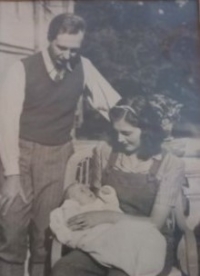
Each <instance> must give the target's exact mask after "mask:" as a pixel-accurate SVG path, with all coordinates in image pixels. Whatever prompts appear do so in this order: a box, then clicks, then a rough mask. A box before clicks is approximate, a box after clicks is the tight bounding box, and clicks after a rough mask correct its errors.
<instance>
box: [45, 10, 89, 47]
mask: <svg viewBox="0 0 200 276" xmlns="http://www.w3.org/2000/svg"><path fill="white" fill-rule="evenodd" d="M85 27H86V26H85V21H84V19H83V18H82V17H80V16H78V15H75V14H71V13H62V14H59V15H57V16H56V17H54V18H53V19H52V21H51V22H50V24H49V30H48V40H49V41H50V42H51V41H53V40H54V39H56V37H57V35H58V34H64V33H67V34H77V33H79V31H82V32H85Z"/></svg>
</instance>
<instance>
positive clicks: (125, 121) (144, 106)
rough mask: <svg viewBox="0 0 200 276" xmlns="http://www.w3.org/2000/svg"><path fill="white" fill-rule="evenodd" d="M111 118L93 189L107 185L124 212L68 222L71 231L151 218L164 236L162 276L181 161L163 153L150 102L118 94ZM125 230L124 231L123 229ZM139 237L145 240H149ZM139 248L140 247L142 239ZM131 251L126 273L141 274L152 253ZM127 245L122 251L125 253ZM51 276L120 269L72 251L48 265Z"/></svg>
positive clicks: (181, 178)
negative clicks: (131, 266) (111, 133)
mask: <svg viewBox="0 0 200 276" xmlns="http://www.w3.org/2000/svg"><path fill="white" fill-rule="evenodd" d="M110 119H111V122H112V125H113V128H114V130H115V133H116V134H117V135H114V137H113V142H112V146H110V145H108V144H106V143H100V145H99V146H98V147H97V148H96V150H95V152H94V162H93V164H94V177H95V181H94V182H93V189H94V190H98V189H99V188H100V187H101V186H103V185H110V186H112V187H113V188H114V189H115V190H116V193H117V197H118V200H119V203H120V208H121V210H122V211H123V213H119V212H115V211H91V212H87V213H83V214H81V215H78V216H75V217H73V218H71V219H69V221H68V226H69V227H70V228H71V229H72V230H81V229H87V228H90V227H94V226H97V225H99V224H103V223H113V224H114V223H117V222H120V221H121V220H124V219H125V218H128V219H131V220H133V221H141V222H142V221H146V222H150V223H152V224H154V225H155V227H157V229H159V230H160V231H161V233H162V234H163V235H165V237H166V241H167V254H166V262H165V266H164V268H163V271H162V272H161V275H167V274H168V273H169V271H170V269H171V267H172V265H173V227H172V226H171V224H170V223H168V218H169V216H170V213H171V211H172V209H173V208H174V207H175V204H176V201H177V198H178V196H180V194H181V188H182V183H183V182H184V165H183V162H182V161H181V160H180V159H179V158H177V157H176V156H173V155H172V154H171V153H165V154H161V153H162V149H161V145H162V143H163V140H164V139H165V133H164V131H163V128H162V118H161V117H160V116H158V113H157V111H156V110H155V109H154V107H153V105H151V104H150V103H149V101H147V100H146V99H145V98H143V97H141V96H137V97H134V98H132V99H122V100H120V102H119V103H118V104H117V105H116V106H115V107H114V108H112V109H111V111H110ZM123 231H124V235H125V234H126V231H125V229H124V230H123ZM148 238H149V237H148V236H144V240H145V239H148ZM143 244H144V248H145V243H143ZM136 250H138V251H137V252H136V254H135V256H134V258H135V259H133V262H134V263H135V267H134V269H133V271H132V274H131V275H129V276H132V275H133V276H136V275H141V274H142V273H141V272H143V271H144V270H143V268H144V267H145V269H147V270H146V273H145V274H146V275H152V273H153V272H152V271H148V266H149V268H150V267H152V263H153V262H154V252H153V251H152V250H151V251H148V250H146V248H145V249H144V250H143V249H142V247H141V246H139V247H138V248H136ZM126 254H127V252H126V249H125V248H124V249H123V248H122V250H121V256H122V258H126ZM52 275H53V276H75V275H79V276H87V275H102V276H104V275H105V276H107V275H108V276H111V275H112V276H117V275H118V276H119V275H121V276H122V275H123V276H125V275H127V273H125V272H124V271H122V270H120V269H118V268H115V267H111V268H107V267H105V266H103V265H100V264H98V263H97V262H96V261H94V259H93V258H91V257H90V256H89V254H87V253H85V252H82V251H80V250H73V251H72V252H71V253H69V254H68V255H66V256H64V257H63V258H61V260H59V261H58V262H57V263H56V265H55V266H54V268H53V271H52Z"/></svg>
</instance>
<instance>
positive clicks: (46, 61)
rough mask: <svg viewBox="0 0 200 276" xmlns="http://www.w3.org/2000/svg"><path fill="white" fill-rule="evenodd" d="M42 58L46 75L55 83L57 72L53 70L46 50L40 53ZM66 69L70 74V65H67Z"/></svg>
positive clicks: (53, 67)
mask: <svg viewBox="0 0 200 276" xmlns="http://www.w3.org/2000/svg"><path fill="white" fill-rule="evenodd" d="M42 57H43V60H44V64H45V67H46V70H47V73H48V74H49V76H50V78H51V79H52V80H53V81H55V79H56V77H57V75H58V73H59V72H58V70H57V69H56V68H55V66H54V64H53V62H52V60H51V58H50V56H49V52H48V49H44V50H43V51H42ZM67 69H68V70H69V71H70V72H71V71H72V68H71V66H70V64H68V66H67Z"/></svg>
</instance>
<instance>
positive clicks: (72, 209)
mask: <svg viewBox="0 0 200 276" xmlns="http://www.w3.org/2000/svg"><path fill="white" fill-rule="evenodd" d="M66 198H67V200H65V202H64V203H63V205H62V206H61V207H60V208H57V209H55V210H54V211H53V212H52V213H51V215H50V227H51V229H52V231H53V232H54V233H55V235H56V237H57V239H58V240H59V241H60V242H61V243H64V244H66V245H68V246H70V247H72V248H75V247H77V246H78V242H79V243H80V241H81V238H82V237H85V236H86V233H88V232H91V231H90V229H87V230H85V231H84V230H82V231H71V230H70V229H69V228H68V226H67V221H68V220H69V218H71V217H73V216H75V215H77V214H80V213H85V212H89V211H102V210H113V211H117V212H121V210H120V208H119V202H118V199H117V196H116V192H115V190H114V189H113V188H112V187H111V186H103V187H101V189H100V190H99V192H98V196H96V195H95V194H94V193H93V192H92V191H91V190H90V189H89V187H87V186H85V185H83V184H79V183H73V184H71V185H70V186H69V187H68V189H67V191H66ZM106 227H107V226H106ZM100 228H102V227H100ZM103 229H105V225H104V226H103V228H102V229H101V230H103ZM95 230H97V229H95ZM92 232H94V231H92ZM98 232H99V231H98ZM90 236H91V233H90Z"/></svg>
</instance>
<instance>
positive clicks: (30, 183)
mask: <svg viewBox="0 0 200 276" xmlns="http://www.w3.org/2000/svg"><path fill="white" fill-rule="evenodd" d="M84 34H85V23H84V20H83V19H82V18H80V17H79V16H76V15H73V14H60V15H58V16H56V17H55V18H54V19H53V20H52V22H51V23H50V26H49V31H48V40H49V47H48V49H47V50H45V51H43V52H39V53H37V54H35V55H33V56H30V57H28V58H25V59H23V60H21V61H18V62H17V63H16V64H15V65H14V66H13V67H12V68H11V69H10V71H9V74H8V76H7V79H6V80H5V84H4V86H3V88H2V91H1V94H0V154H1V160H2V163H3V167H4V174H5V181H4V183H3V184H2V185H1V192H0V194H1V196H0V276H11V275H12V276H13V275H14V276H23V270H24V261H25V259H26V254H27V244H29V249H30V275H31V276H35V275H37V276H43V273H44V263H45V258H46V251H45V248H44V238H45V230H46V229H47V227H48V224H49V213H50V212H51V211H52V210H53V209H54V208H56V207H57V206H58V205H59V204H60V203H61V201H62V195H63V178H64V171H65V167H66V163H67V161H68V159H69V157H70V156H71V155H72V153H73V146H72V142H71V136H70V132H71V130H72V128H73V122H74V114H75V110H76V105H77V102H78V100H79V98H80V96H81V95H82V93H83V90H84V87H85V86H87V88H88V90H89V91H90V94H88V95H87V97H88V99H89V101H90V103H91V104H92V106H93V107H94V108H95V109H97V110H99V112H101V113H102V114H103V115H104V116H105V117H107V114H108V111H109V109H110V108H111V107H112V106H113V105H114V104H115V103H116V102H117V101H118V100H119V98H120V97H119V95H118V94H117V93H116V92H115V91H114V90H113V88H112V87H111V86H110V85H109V84H108V82H107V81H106V80H105V79H104V78H103V77H102V76H101V75H100V73H99V72H98V71H97V70H96V69H95V67H94V66H93V65H92V63H91V62H90V61H89V60H88V59H86V58H84V57H82V56H80V54H79V51H80V48H81V45H82V41H83V38H84Z"/></svg>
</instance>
